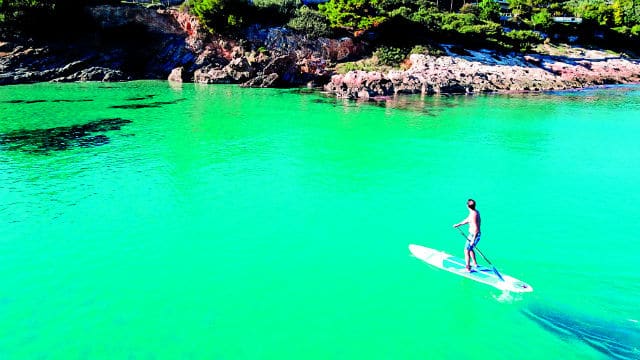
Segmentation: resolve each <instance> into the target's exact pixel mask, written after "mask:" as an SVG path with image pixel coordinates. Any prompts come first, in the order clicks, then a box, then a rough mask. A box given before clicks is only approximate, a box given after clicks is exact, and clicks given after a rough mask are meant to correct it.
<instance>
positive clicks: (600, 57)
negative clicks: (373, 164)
mask: <svg viewBox="0 0 640 360" xmlns="http://www.w3.org/2000/svg"><path fill="white" fill-rule="evenodd" d="M443 47H444V48H445V49H446V50H447V51H446V52H447V56H440V57H434V56H428V55H420V54H414V55H411V56H410V64H411V65H410V67H409V69H407V70H404V71H403V70H392V71H389V72H387V73H380V72H365V71H351V72H348V73H347V74H344V75H334V76H332V78H331V81H330V82H329V83H328V84H326V85H325V86H324V89H325V90H326V91H327V92H329V93H333V94H336V95H337V96H339V97H345V98H350V99H369V98H372V97H384V96H390V95H396V94H417V93H420V94H471V93H492V92H498V93H500V92H538V91H545V90H566V89H577V88H584V87H591V86H596V85H605V84H629V83H640V61H637V60H631V59H625V58H622V57H621V56H619V55H612V54H609V53H606V52H604V51H600V50H584V49H573V51H572V52H566V53H563V54H562V55H559V54H558V55H552V54H547V55H540V54H528V55H524V54H509V55H501V54H499V53H497V52H495V51H489V50H482V51H471V50H465V52H466V54H464V55H458V54H453V53H452V52H451V51H450V49H451V48H452V46H446V45H445V46H443ZM554 50H555V49H548V51H547V52H548V53H553V52H554Z"/></svg>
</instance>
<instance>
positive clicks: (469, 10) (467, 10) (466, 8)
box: [460, 3, 480, 16]
mask: <svg viewBox="0 0 640 360" xmlns="http://www.w3.org/2000/svg"><path fill="white" fill-rule="evenodd" d="M460 13H461V14H473V15H475V16H479V15H480V8H479V7H478V6H476V5H473V4H469V3H467V4H464V5H462V7H461V8H460Z"/></svg>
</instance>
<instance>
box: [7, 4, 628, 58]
mask: <svg viewBox="0 0 640 360" xmlns="http://www.w3.org/2000/svg"><path fill="white" fill-rule="evenodd" d="M97 3H119V1H113V0H0V27H15V28H20V29H25V30H26V31H29V30H31V31H33V30H34V29H44V30H45V32H46V31H47V30H48V29H50V28H53V27H55V26H54V23H53V22H54V21H56V20H59V19H60V18H64V17H65V16H67V17H68V16H69V14H77V13H78V11H79V10H78V9H81V8H82V7H83V6H84V5H87V4H97ZM184 6H185V8H187V9H189V11H191V12H192V13H193V14H195V15H196V16H198V17H199V18H200V20H201V21H202V23H203V24H205V25H206V27H207V28H208V29H209V30H210V31H211V32H214V33H223V34H236V35H239V34H241V31H242V30H243V29H244V28H245V27H246V26H248V25H250V24H254V23H262V24H266V25H281V26H288V27H289V28H291V29H293V30H295V31H298V32H301V33H304V34H307V35H308V36H310V37H320V36H341V35H343V34H352V35H354V36H361V37H365V38H366V39H367V40H368V41H369V43H371V44H373V45H374V46H375V47H376V48H378V55H379V56H380V58H383V59H396V58H401V57H402V56H401V55H402V54H404V55H407V54H408V53H409V52H410V51H411V49H414V48H415V47H416V46H430V45H431V44H435V43H438V42H450V43H457V44H460V45H462V46H464V47H488V48H494V49H500V50H506V51H510V50H516V51H526V50H528V49H530V48H531V47H532V46H534V45H536V44H538V43H541V42H542V41H544V40H545V39H547V38H549V39H551V40H552V41H558V42H564V41H575V40H576V39H578V41H580V43H581V44H582V45H606V46H607V47H613V48H615V47H619V48H625V47H626V48H633V47H636V48H637V47H638V45H639V44H640V1H639V0H568V1H567V0H508V6H505V7H502V6H501V5H500V4H499V3H497V2H495V1H494V0H475V1H474V0H330V1H328V2H326V3H323V4H319V5H314V6H312V5H309V6H306V5H303V4H302V1H301V0H253V1H247V0H188V1H186V2H185V4H184ZM556 17H565V18H567V17H572V18H580V19H581V20H582V22H576V21H574V22H566V20H565V22H562V21H558V20H557V19H555V20H554V18H556ZM57 24H58V25H59V24H60V23H59V22H58V23H57ZM385 61H386V60H385Z"/></svg>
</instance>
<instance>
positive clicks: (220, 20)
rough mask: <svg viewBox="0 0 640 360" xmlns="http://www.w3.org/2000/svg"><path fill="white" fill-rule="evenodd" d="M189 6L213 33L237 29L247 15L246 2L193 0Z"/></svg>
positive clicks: (238, 0) (240, 0)
mask: <svg viewBox="0 0 640 360" xmlns="http://www.w3.org/2000/svg"><path fill="white" fill-rule="evenodd" d="M190 5H191V10H192V11H193V13H194V14H195V15H196V16H197V17H198V18H199V19H200V21H202V23H204V24H205V26H207V27H208V28H209V29H210V30H211V31H214V32H228V31H231V30H234V29H236V28H238V27H239V26H240V25H242V24H243V23H244V21H245V16H246V15H247V14H248V13H249V4H248V3H247V2H246V0H193V1H191V3H190Z"/></svg>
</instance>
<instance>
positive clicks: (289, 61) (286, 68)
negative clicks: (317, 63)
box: [262, 54, 299, 86]
mask: <svg viewBox="0 0 640 360" xmlns="http://www.w3.org/2000/svg"><path fill="white" fill-rule="evenodd" d="M262 74H263V75H269V74H278V84H279V85H280V86H283V85H292V84H296V77H297V75H298V74H299V71H298V65H297V64H296V55H295V54H288V55H282V56H278V57H276V58H275V59H273V60H271V62H269V64H267V66H265V67H264V69H263V70H262Z"/></svg>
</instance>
